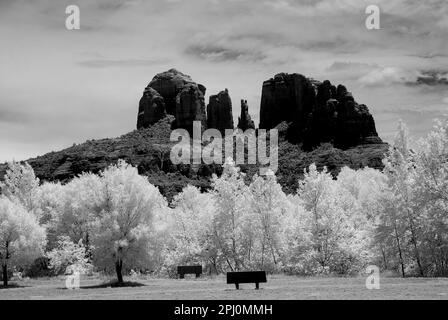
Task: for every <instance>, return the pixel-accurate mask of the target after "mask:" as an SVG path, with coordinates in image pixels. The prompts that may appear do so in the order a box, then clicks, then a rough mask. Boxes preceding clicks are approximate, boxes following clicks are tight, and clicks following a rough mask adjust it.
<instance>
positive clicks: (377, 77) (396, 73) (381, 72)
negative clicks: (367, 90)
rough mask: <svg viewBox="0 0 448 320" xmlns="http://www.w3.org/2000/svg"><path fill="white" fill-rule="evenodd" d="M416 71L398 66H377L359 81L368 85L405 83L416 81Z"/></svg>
mask: <svg viewBox="0 0 448 320" xmlns="http://www.w3.org/2000/svg"><path fill="white" fill-rule="evenodd" d="M415 78H416V75H415V72H412V71H407V70H404V69H401V68H397V67H377V68H375V69H374V70H372V71H370V72H369V73H367V74H366V75H364V76H362V77H360V78H359V79H358V81H359V82H360V83H361V84H363V85H366V86H389V85H391V84H404V83H409V82H412V81H415V80H414V79H415Z"/></svg>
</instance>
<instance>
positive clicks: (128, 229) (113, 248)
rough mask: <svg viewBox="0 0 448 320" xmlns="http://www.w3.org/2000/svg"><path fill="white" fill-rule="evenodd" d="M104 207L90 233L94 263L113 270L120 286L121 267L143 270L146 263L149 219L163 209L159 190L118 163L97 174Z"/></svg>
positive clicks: (149, 244) (149, 243)
mask: <svg viewBox="0 0 448 320" xmlns="http://www.w3.org/2000/svg"><path fill="white" fill-rule="evenodd" d="M100 177H101V183H102V190H103V192H104V199H105V201H104V204H103V207H102V210H101V213H100V216H99V217H98V218H97V219H95V223H94V227H93V232H92V234H91V239H92V244H93V246H94V251H93V257H94V263H95V265H96V266H98V267H100V268H101V267H102V268H105V269H111V267H112V266H114V267H115V271H116V274H117V278H118V283H120V284H121V283H123V274H122V272H123V267H124V268H125V269H128V270H129V269H130V268H146V267H147V266H148V264H149V263H150V259H151V252H152V249H153V247H152V241H153V239H152V237H153V236H154V226H153V218H154V216H155V215H156V211H157V210H161V208H163V207H165V206H166V201H165V199H164V198H163V197H162V195H161V194H160V192H159V190H158V189H157V188H156V187H154V186H153V185H152V184H150V183H149V182H148V180H147V178H146V177H143V176H140V175H139V174H138V172H137V168H135V167H132V166H131V165H129V164H127V163H125V162H124V161H119V163H118V164H117V165H112V166H110V167H108V168H107V169H106V170H105V171H104V172H102V173H101V175H100Z"/></svg>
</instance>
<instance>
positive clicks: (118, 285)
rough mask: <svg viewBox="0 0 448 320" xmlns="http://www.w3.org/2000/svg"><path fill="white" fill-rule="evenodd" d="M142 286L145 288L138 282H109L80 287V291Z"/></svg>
mask: <svg viewBox="0 0 448 320" xmlns="http://www.w3.org/2000/svg"><path fill="white" fill-rule="evenodd" d="M144 286H145V285H144V284H142V283H138V282H131V281H125V282H123V283H118V282H117V281H110V282H106V283H101V284H97V285H94V286H85V287H80V289H107V288H135V287H144Z"/></svg>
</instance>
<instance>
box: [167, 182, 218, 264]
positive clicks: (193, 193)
mask: <svg viewBox="0 0 448 320" xmlns="http://www.w3.org/2000/svg"><path fill="white" fill-rule="evenodd" d="M173 206H174V209H173V210H171V212H170V213H169V216H170V235H171V241H170V245H169V246H168V248H167V251H166V254H165V255H166V264H167V266H169V267H171V268H172V267H175V266H177V265H181V264H197V263H199V264H203V263H204V264H207V265H209V266H210V267H211V268H213V269H214V271H215V272H217V254H216V249H215V248H214V246H213V239H212V233H211V231H212V221H213V217H214V215H215V207H214V202H213V199H212V196H211V195H210V194H209V193H201V192H200V190H199V189H198V188H196V187H193V186H190V185H189V186H187V187H185V188H184V189H183V191H182V192H181V193H180V194H178V195H176V196H175V197H174V200H173Z"/></svg>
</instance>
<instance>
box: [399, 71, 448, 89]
mask: <svg viewBox="0 0 448 320" xmlns="http://www.w3.org/2000/svg"><path fill="white" fill-rule="evenodd" d="M408 84H409V85H426V86H448V71H439V70H426V71H421V74H420V75H419V76H418V77H417V80H416V81H414V82H410V83H408Z"/></svg>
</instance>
